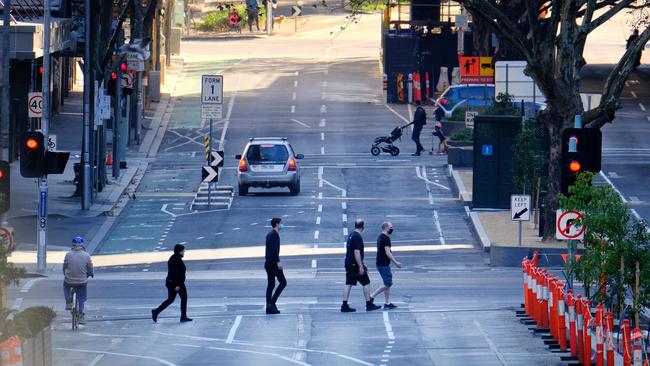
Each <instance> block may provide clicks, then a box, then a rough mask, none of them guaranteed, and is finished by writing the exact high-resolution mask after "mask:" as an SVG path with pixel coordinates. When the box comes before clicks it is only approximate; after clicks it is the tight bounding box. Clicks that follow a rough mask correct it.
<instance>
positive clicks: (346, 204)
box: [341, 201, 348, 210]
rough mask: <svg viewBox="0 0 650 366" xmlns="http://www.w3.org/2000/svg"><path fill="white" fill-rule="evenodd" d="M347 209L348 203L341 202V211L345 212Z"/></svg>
mask: <svg viewBox="0 0 650 366" xmlns="http://www.w3.org/2000/svg"><path fill="white" fill-rule="evenodd" d="M347 208H348V203H347V202H345V201H342V202H341V209H342V210H345V209H347Z"/></svg>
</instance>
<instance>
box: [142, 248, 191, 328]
mask: <svg viewBox="0 0 650 366" xmlns="http://www.w3.org/2000/svg"><path fill="white" fill-rule="evenodd" d="M183 256H185V247H184V246H183V245H181V244H176V245H174V254H172V256H171V257H169V260H168V261H167V278H166V279H165V287H167V300H165V301H163V302H162V304H160V306H159V307H157V308H156V309H153V310H151V319H153V322H154V323H156V322H157V321H158V315H159V314H160V313H161V312H162V311H163V310H165V309H166V308H167V307H168V306H169V305H171V304H173V303H174V300H175V299H176V294H178V296H180V298H181V323H185V322H191V321H192V320H193V319H190V318H188V317H187V288H186V287H185V272H186V268H185V263H183Z"/></svg>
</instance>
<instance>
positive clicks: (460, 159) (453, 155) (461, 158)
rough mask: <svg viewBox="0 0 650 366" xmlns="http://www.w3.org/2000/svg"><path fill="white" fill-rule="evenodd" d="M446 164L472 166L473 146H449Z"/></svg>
mask: <svg viewBox="0 0 650 366" xmlns="http://www.w3.org/2000/svg"><path fill="white" fill-rule="evenodd" d="M447 164H450V165H452V166H455V167H456V166H458V167H472V166H474V147H472V146H466V147H457V146H451V147H450V148H449V150H447Z"/></svg>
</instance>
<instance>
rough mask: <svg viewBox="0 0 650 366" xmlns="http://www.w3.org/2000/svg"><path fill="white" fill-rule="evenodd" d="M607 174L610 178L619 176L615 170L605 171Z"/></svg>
mask: <svg viewBox="0 0 650 366" xmlns="http://www.w3.org/2000/svg"><path fill="white" fill-rule="evenodd" d="M607 175H609V177H610V178H620V176H619V175H618V174H616V172H609V173H607Z"/></svg>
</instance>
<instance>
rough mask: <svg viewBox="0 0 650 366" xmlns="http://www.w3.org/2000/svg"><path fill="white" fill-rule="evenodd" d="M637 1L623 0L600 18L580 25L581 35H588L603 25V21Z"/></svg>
mask: <svg viewBox="0 0 650 366" xmlns="http://www.w3.org/2000/svg"><path fill="white" fill-rule="evenodd" d="M635 1H636V0H621V1H620V2H619V3H618V4H616V5H614V6H612V7H611V8H610V9H609V10H607V11H606V12H605V13H604V14H602V15H601V16H599V17H598V18H596V19H594V20H593V21H591V22H589V23H588V24H585V25H584V26H582V27H580V33H581V35H582V34H585V35H587V34H589V33H591V32H592V31H593V30H594V29H596V28H598V27H600V26H601V25H603V23H605V22H606V21H608V20H610V19H611V18H612V17H613V16H614V15H616V14H618V13H619V12H620V11H621V10H623V9H625V8H626V7H627V6H629V5H630V4H632V3H633V2H635ZM587 10H588V9H587Z"/></svg>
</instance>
